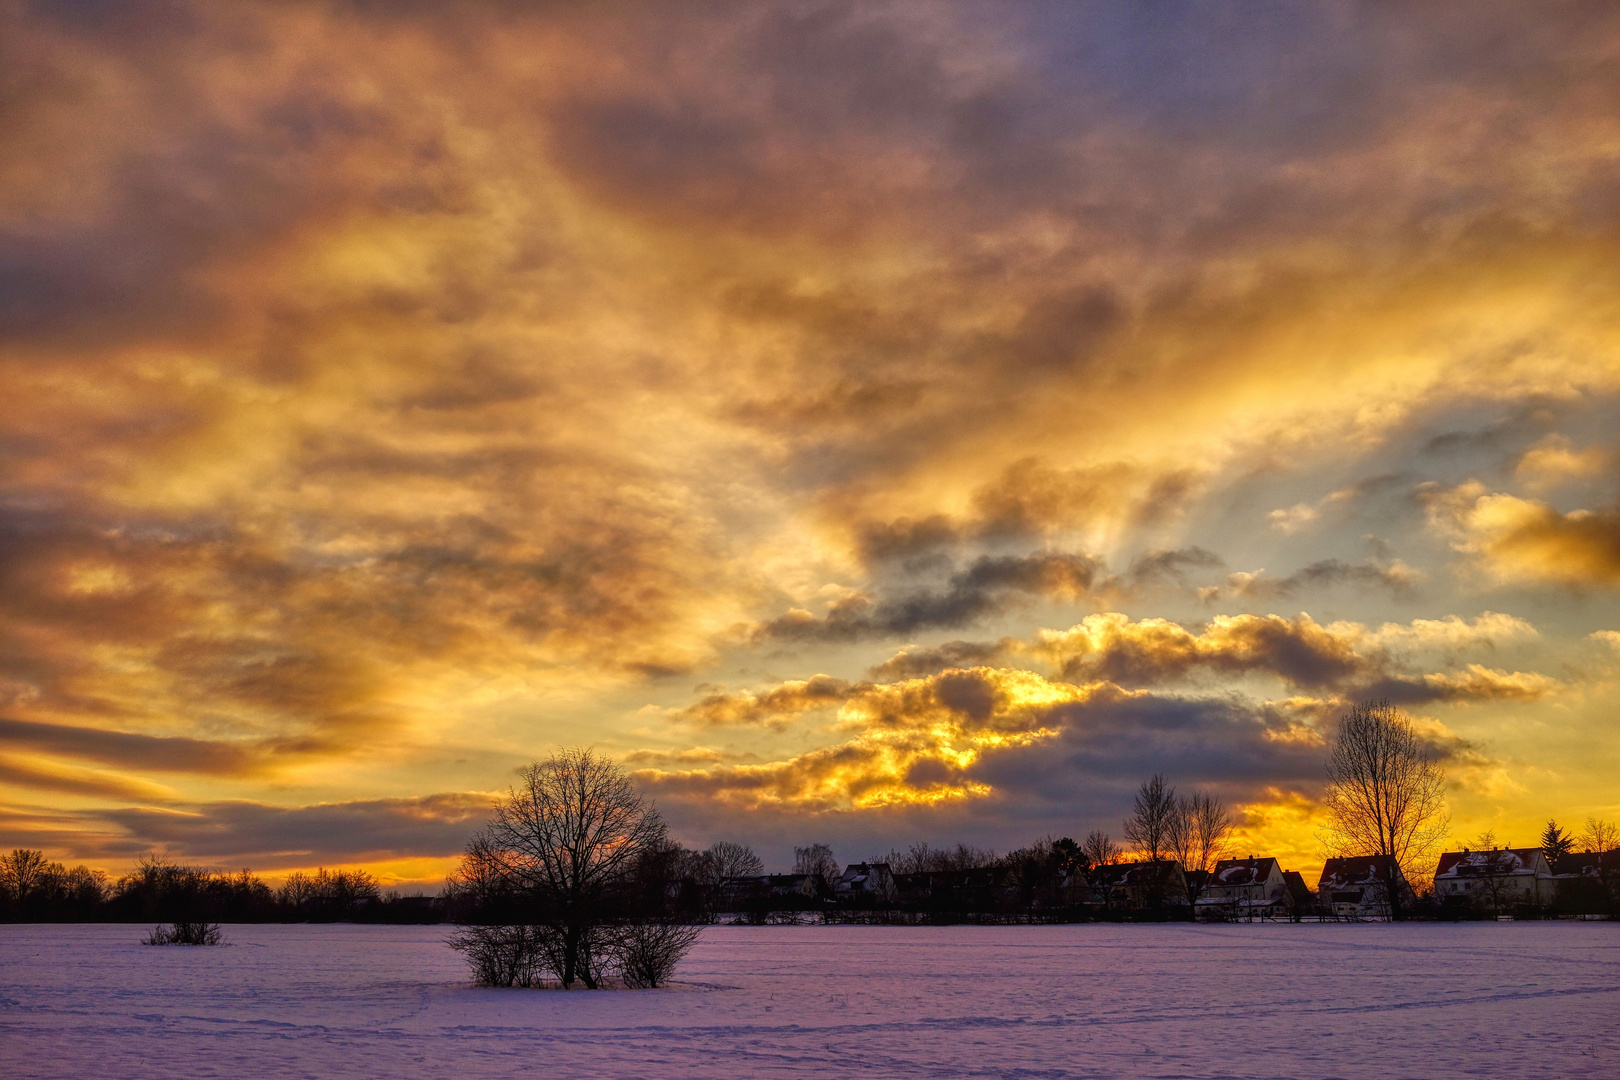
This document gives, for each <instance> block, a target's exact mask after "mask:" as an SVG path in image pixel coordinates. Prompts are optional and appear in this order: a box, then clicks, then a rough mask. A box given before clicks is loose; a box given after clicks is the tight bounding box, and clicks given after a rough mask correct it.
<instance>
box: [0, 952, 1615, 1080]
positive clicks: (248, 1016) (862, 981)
mask: <svg viewBox="0 0 1620 1080" xmlns="http://www.w3.org/2000/svg"><path fill="white" fill-rule="evenodd" d="M145 929H146V928H145V927H136V926H0V1074H3V1075H4V1076H6V1077H8V1078H9V1077H15V1078H18V1080H21V1078H23V1077H73V1078H81V1077H199V1076H222V1077H248V1078H261V1077H263V1078H268V1077H340V1076H341V1077H348V1076H354V1077H405V1078H410V1077H433V1078H444V1080H449V1078H460V1077H493V1076H501V1077H507V1076H510V1077H518V1076H525V1077H534V1076H537V1077H581V1076H591V1077H595V1076H601V1077H636V1078H641V1077H666V1076H667V1077H688V1076H690V1077H745V1076H833V1075H839V1074H842V1075H851V1076H860V1077H863V1078H866V1077H891V1076H893V1077H974V1076H1021V1077H1245V1078H1249V1077H1357V1078H1361V1077H1424V1078H1428V1077H1515V1078H1519V1077H1620V923H1582V924H1576V923H1559V924H1549V923H1514V924H1488V925H1480V924H1474V925H1404V926H1385V925H1318V924H1309V923H1307V924H1302V925H1298V926H1289V925H1281V926H1112V925H1095V926H1052V927H956V928H948V929H946V928H939V929H936V928H881V927H763V928H757V929H756V928H744V927H714V928H712V929H709V930H706V931H705V932H704V935H703V940H702V941H701V942H700V943H699V945H698V947H697V948H696V949H695V950H694V951H693V953H692V955H691V956H690V957H689V958H688V960H687V962H686V964H685V966H684V967H683V968H682V970H681V973H680V976H679V978H680V981H681V985H679V986H677V987H673V988H670V989H667V990H654V991H645V990H644V991H623V990H621V991H598V992H594V993H593V992H590V991H574V992H569V993H564V992H559V991H522V990H478V989H474V988H472V987H470V986H468V985H467V983H466V976H465V973H464V970H463V968H462V965H461V960H460V958H459V957H458V956H457V955H456V954H454V953H452V952H451V951H450V950H449V949H447V948H445V947H444V945H443V944H442V939H443V936H444V928H441V927H360V926H228V927H226V928H225V934H226V939H227V941H228V942H229V944H228V945H227V946H226V947H222V948H213V949H188V948H174V947H171V948H144V947H142V946H140V945H139V944H137V942H138V941H139V939H140V937H141V935H142V933H143V931H144V930H145Z"/></svg>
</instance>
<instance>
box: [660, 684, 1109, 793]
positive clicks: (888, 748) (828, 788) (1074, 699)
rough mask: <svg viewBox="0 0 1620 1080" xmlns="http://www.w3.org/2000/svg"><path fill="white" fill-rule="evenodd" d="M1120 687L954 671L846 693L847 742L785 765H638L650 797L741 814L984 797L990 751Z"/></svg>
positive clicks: (1047, 735) (1038, 736)
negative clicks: (984, 765) (979, 772)
mask: <svg viewBox="0 0 1620 1080" xmlns="http://www.w3.org/2000/svg"><path fill="white" fill-rule="evenodd" d="M1124 696H1128V695H1127V694H1126V692H1125V691H1121V690H1119V689H1118V688H1117V687H1114V686H1110V685H1108V684H1105V683H1095V684H1091V685H1087V686H1075V685H1072V684H1069V683H1059V682H1051V681H1049V680H1047V679H1044V678H1042V677H1041V676H1039V675H1037V674H1035V673H1034V672H1029V671H1015V670H1006V669H1000V668H972V669H953V670H950V671H946V672H942V673H940V674H938V675H935V676H932V677H929V678H924V679H907V680H904V681H902V682H898V683H887V684H881V685H879V684H864V685H862V686H859V687H856V688H852V689H851V690H850V691H849V692H848V695H847V699H846V700H845V701H844V703H843V705H841V706H840V708H839V710H838V714H837V719H838V726H839V727H840V728H842V729H844V730H846V731H849V732H852V733H854V737H853V738H851V739H850V740H848V741H846V742H844V743H840V744H838V745H835V746H830V747H825V748H822V749H818V750H813V751H810V752H808V753H805V754H800V755H797V756H795V757H793V758H791V759H788V760H786V761H777V762H769V763H762V764H746V765H722V766H716V767H714V768H708V769H689V770H664V769H642V770H639V771H638V772H637V773H636V774H635V775H636V778H637V779H638V780H639V781H641V782H642V783H644V784H646V785H647V786H649V787H650V788H652V789H653V790H654V791H655V792H662V793H668V794H670V795H673V796H676V797H679V798H693V797H701V798H704V799H707V800H712V801H718V802H720V803H722V804H724V805H727V806H733V807H737V808H743V809H758V808H763V807H770V808H773V809H795V810H806V811H816V812H821V811H829V810H870V809H878V808H883V807H891V806H904V805H933V804H937V803H941V802H951V801H959V800H964V799H973V798H980V797H983V796H986V795H989V794H990V792H991V787H990V785H989V784H987V783H985V782H984V781H982V780H981V779H978V778H976V777H975V776H973V775H972V772H971V770H972V768H973V766H974V765H975V764H976V763H977V762H978V761H979V760H980V758H981V757H982V756H983V755H984V754H985V753H988V752H993V751H996V750H1001V749H1006V748H1010V747H1020V746H1028V745H1031V744H1034V743H1039V742H1042V741H1045V740H1049V739H1052V738H1054V737H1056V736H1057V735H1058V734H1059V732H1060V730H1061V728H1062V726H1063V724H1062V722H1061V721H1059V720H1055V719H1054V718H1053V711H1054V710H1055V709H1057V708H1058V707H1060V706H1063V705H1072V704H1078V703H1085V702H1090V701H1093V700H1095V699H1098V698H1103V699H1118V698H1120V697H1124Z"/></svg>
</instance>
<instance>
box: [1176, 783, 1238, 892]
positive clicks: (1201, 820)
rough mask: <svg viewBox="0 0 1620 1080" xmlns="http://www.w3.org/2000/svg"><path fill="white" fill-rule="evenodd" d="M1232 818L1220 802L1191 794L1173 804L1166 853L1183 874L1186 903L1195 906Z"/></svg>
mask: <svg viewBox="0 0 1620 1080" xmlns="http://www.w3.org/2000/svg"><path fill="white" fill-rule="evenodd" d="M1232 828H1233V822H1232V815H1231V814H1230V813H1228V812H1227V809H1226V805H1225V804H1224V803H1222V802H1221V800H1220V799H1218V798H1216V797H1215V796H1213V795H1211V794H1209V793H1208V792H1204V791H1195V792H1193V793H1192V794H1191V795H1184V796H1182V797H1181V798H1179V799H1177V800H1176V804H1175V812H1174V813H1173V814H1172V815H1171V818H1170V836H1169V851H1170V854H1171V855H1172V856H1174V858H1175V859H1176V861H1177V862H1179V863H1181V868H1182V869H1183V870H1184V871H1186V881H1187V903H1189V904H1196V903H1198V896H1199V894H1200V893H1201V892H1203V890H1204V889H1205V888H1206V887H1207V882H1208V874H1209V873H1210V872H1211V871H1213V870H1214V869H1215V864H1216V863H1217V862H1219V861H1220V860H1221V857H1222V855H1223V854H1224V852H1225V848H1226V842H1227V840H1228V839H1229V838H1230V837H1231V835H1232Z"/></svg>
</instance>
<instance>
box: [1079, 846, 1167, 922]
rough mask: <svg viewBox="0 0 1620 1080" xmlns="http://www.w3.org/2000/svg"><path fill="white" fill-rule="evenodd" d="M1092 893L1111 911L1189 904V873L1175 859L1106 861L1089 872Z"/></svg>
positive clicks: (1142, 909) (1147, 909) (1149, 909)
mask: <svg viewBox="0 0 1620 1080" xmlns="http://www.w3.org/2000/svg"><path fill="white" fill-rule="evenodd" d="M1089 881H1090V883H1091V888H1092V891H1093V894H1094V895H1095V896H1096V897H1097V898H1098V900H1099V902H1101V903H1102V904H1103V905H1105V906H1106V907H1107V908H1108V909H1109V910H1111V911H1151V910H1159V909H1163V908H1174V907H1182V908H1185V907H1186V906H1187V877H1186V875H1185V874H1184V873H1183V872H1182V869H1181V863H1179V862H1177V861H1176V860H1174V859H1159V860H1158V861H1156V862H1131V863H1104V864H1103V865H1101V866H1096V867H1093V868H1092V871H1091V874H1090V876H1089Z"/></svg>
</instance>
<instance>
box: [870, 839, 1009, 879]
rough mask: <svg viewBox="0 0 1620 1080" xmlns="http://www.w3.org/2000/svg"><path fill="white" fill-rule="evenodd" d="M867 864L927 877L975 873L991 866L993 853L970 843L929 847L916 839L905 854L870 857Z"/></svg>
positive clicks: (993, 860)
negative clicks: (879, 864) (875, 864)
mask: <svg viewBox="0 0 1620 1080" xmlns="http://www.w3.org/2000/svg"><path fill="white" fill-rule="evenodd" d="M866 861H867V862H869V863H888V865H889V869H890V870H891V871H892V872H893V873H896V874H930V873H940V872H942V871H947V870H977V869H980V868H981V867H986V866H993V865H995V863H996V862H997V856H996V853H995V852H993V851H987V850H986V849H984V848H977V847H974V846H972V845H971V844H963V843H958V844H957V845H956V846H955V847H944V848H936V847H929V846H928V844H927V843H926V842H925V841H922V840H918V841H916V842H915V843H913V844H912V845H911V846H910V847H908V848H906V850H904V851H900V850H899V849H895V850H891V851H890V852H889V853H888V854H887V855H873V856H872V857H871V858H869V859H867V860H866Z"/></svg>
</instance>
